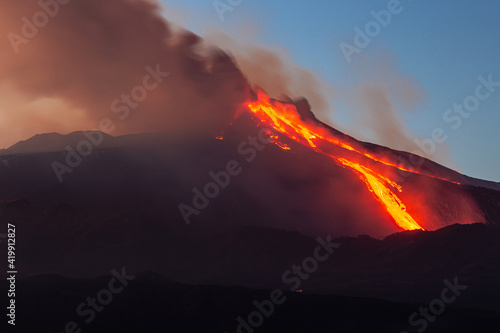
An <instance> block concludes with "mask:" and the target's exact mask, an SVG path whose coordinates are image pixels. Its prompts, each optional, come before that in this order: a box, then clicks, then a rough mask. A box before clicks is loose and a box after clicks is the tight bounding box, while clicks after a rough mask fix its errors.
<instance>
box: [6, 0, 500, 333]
mask: <svg viewBox="0 0 500 333" xmlns="http://www.w3.org/2000/svg"><path fill="white" fill-rule="evenodd" d="M112 2H113V1H111V3H112ZM114 2H115V3H116V4H119V6H118V5H117V6H115V7H113V8H112V9H113V11H112V15H95V13H98V12H99V9H98V8H99V7H100V6H113V5H112V4H107V2H106V4H105V5H103V4H104V2H102V1H97V0H89V1H84V2H78V3H77V2H75V3H74V4H72V5H69V6H68V7H67V8H66V9H67V10H68V11H72V12H70V13H73V15H74V16H69V18H70V19H69V20H58V19H54V20H53V21H51V24H49V25H48V26H47V29H54V30H51V31H52V32H54V33H53V34H50V33H49V32H51V31H46V32H44V33H40V35H39V37H37V40H36V41H33V43H30V45H24V44H23V45H22V46H23V52H24V53H23V55H22V56H19V57H15V59H14V58H12V59H10V61H12V63H14V64H15V66H13V67H15V68H17V69H19V68H21V69H22V71H20V72H19V70H18V71H17V72H16V70H11V69H10V68H9V70H6V71H5V73H4V74H5V75H12V74H11V73H16V75H14V76H13V77H14V78H15V80H13V81H15V82H17V83H19V82H18V81H23V80H22V79H21V76H23V78H24V76H29V75H30V74H29V73H31V72H33V73H36V75H38V77H37V79H36V80H32V78H31V77H29V78H28V81H29V82H28V83H26V84H25V85H23V84H18V85H19V86H23V87H25V88H26V89H27V90H28V91H29V94H28V95H29V96H30V98H32V99H33V100H36V97H32V96H38V95H37V94H39V95H40V96H43V97H47V96H50V97H51V98H53V99H46V100H43V103H40V104H38V103H32V104H30V107H33V108H35V107H37V106H45V107H47V106H49V107H50V106H55V107H60V108H62V107H65V106H66V104H64V103H59V102H60V100H61V101H66V102H67V101H70V102H71V103H75V105H74V106H75V108H74V109H75V110H76V111H77V112H76V111H75V112H76V113H77V117H81V118H78V119H80V120H82V119H85V120H89V121H94V120H96V122H95V124H98V126H99V129H97V128H94V127H92V126H91V127H88V126H84V125H81V126H79V127H78V128H79V129H83V128H87V130H84V131H74V132H70V133H68V134H61V133H56V132H51V131H53V130H54V129H52V128H51V129H49V130H45V129H46V128H50V127H51V126H55V125H54V124H56V122H55V121H47V123H45V122H43V121H42V120H47V119H45V118H44V117H43V116H40V122H43V124H42V125H43V126H42V127H38V129H40V128H43V129H44V130H40V131H38V130H37V131H34V132H29V133H33V134H34V133H37V132H44V131H48V132H49V133H38V134H36V135H34V136H32V137H30V138H26V139H25V140H22V141H19V142H17V143H16V144H14V145H12V146H11V147H9V148H7V149H2V150H0V221H2V222H4V223H3V227H2V228H4V229H2V230H0V247H1V248H2V249H5V250H6V251H4V252H3V253H8V255H9V257H8V258H9V260H11V261H12V262H15V267H14V264H13V263H10V261H9V263H10V265H12V266H11V268H10V269H11V271H12V272H15V273H9V274H16V275H15V278H14V279H16V278H17V281H16V283H15V284H12V282H6V280H4V282H3V283H0V285H1V286H2V288H5V289H4V290H9V288H13V287H12V286H13V285H14V287H15V288H16V290H15V292H16V295H17V296H16V297H17V298H16V302H17V303H16V304H17V308H16V311H17V314H18V325H17V327H16V329H17V328H18V330H17V331H19V332H34V331H42V330H45V331H52V332H56V331H57V332H61V331H66V332H69V331H72V332H80V331H82V332H84V331H92V332H110V331H111V332H114V331H123V332H137V331H142V332H160V331H171V332H201V331H203V332H229V331H232V332H234V331H236V332H239V333H242V332H245V333H253V332H254V331H255V332H273V333H276V332H308V333H310V332H318V333H319V332H332V331H333V332H334V331H339V332H367V331H370V332H393V331H394V332H396V331H401V330H404V329H405V328H406V329H407V331H410V330H412V329H413V330H412V332H413V331H415V329H414V328H415V327H418V328H419V330H418V331H423V330H425V329H426V327H427V326H429V330H428V332H448V331H452V332H460V331H464V332H469V331H473V330H474V329H479V330H480V331H481V332H496V331H497V330H498V326H499V325H500V303H499V297H498V295H500V287H499V285H498V278H499V277H500V251H499V245H498V244H499V243H500V229H499V224H500V183H495V182H491V181H486V180H481V179H474V178H472V177H469V176H467V175H464V174H461V173H459V172H457V171H454V170H452V169H450V168H447V167H445V166H443V165H440V164H438V163H436V162H434V161H432V160H430V159H428V158H425V157H422V156H418V155H415V154H412V153H409V152H406V151H398V150H394V149H391V148H389V147H385V146H381V145H377V144H373V143H370V142H363V141H360V140H358V139H356V138H355V137H353V136H350V135H349V134H348V133H343V132H341V131H339V130H337V129H336V128H334V127H332V126H331V125H328V124H326V123H324V122H322V121H321V120H320V119H319V118H320V117H316V115H315V112H316V110H314V109H312V108H311V105H310V103H309V101H308V100H307V99H305V98H302V97H299V98H296V99H293V98H291V97H286V96H285V97H282V98H279V99H278V98H273V97H271V96H270V95H272V96H276V95H275V94H268V93H267V92H266V91H265V89H263V88H260V87H259V86H257V85H255V84H252V83H250V82H249V81H250V79H248V78H247V77H245V74H244V73H243V71H242V70H240V69H239V68H238V60H237V58H233V57H232V56H230V55H228V54H227V53H225V52H223V51H222V50H220V49H216V48H215V49H214V48H204V45H201V42H200V38H199V37H198V36H196V35H194V34H191V33H188V32H183V33H177V32H174V31H173V30H171V29H170V27H169V26H168V25H167V24H166V23H165V22H164V21H163V19H162V18H161V17H160V16H159V15H158V13H157V12H156V11H157V9H156V6H155V5H154V4H153V2H151V1H121V0H120V1H118V0H114ZM19 3H20V2H19ZM54 3H55V2H54ZM33 4H35V5H36V3H35V2H33ZM89 4H90V5H89ZM87 6H91V7H87ZM49 7H50V6H49ZM72 8H73V9H72ZM110 8H111V7H110ZM119 10H123V11H124V12H123V13H121V12H119ZM105 12H106V13H108V12H109V8H107V9H106V10H105ZM138 13H140V14H141V15H137V14H138ZM16 15H17V14H16ZM16 15H7V16H13V17H14V16H16ZM37 15H39V14H37ZM62 15H64V14H62V9H61V18H63V16H62ZM16 17H17V16H16ZM124 17H127V18H129V17H130V18H134V17H137V18H140V20H139V21H137V22H139V23H137V25H136V26H134V25H132V24H135V23H134V22H135V21H134V20H130V22H129V20H123V18H124ZM79 18H81V21H80V22H81V24H75V26H77V27H78V28H77V29H74V28H72V29H73V30H74V31H73V30H71V31H73V32H74V33H75V35H74V36H73V35H70V36H69V37H68V38H66V39H64V38H62V37H64V36H63V35H64V34H61V32H64V31H66V30H67V29H69V28H68V26H69V25H68V26H66V25H67V24H68V23H67V22H79V21H78V19H79ZM108 21H110V22H111V23H110V22H108ZM65 24H66V25H65ZM122 25H123V27H122ZM109 26H113V27H116V28H113V29H112V31H111V33H109V36H108V34H106V36H105V38H104V37H103V38H102V39H99V38H95V39H89V38H88V36H89V35H92V34H95V33H96V31H101V30H102V31H108V30H109ZM119 27H122V28H121V29H120V28H119ZM139 28H140V29H139ZM141 29H145V30H141ZM132 32H133V33H132ZM79 34H82V36H83V38H84V40H86V41H88V42H89V43H102V44H99V45H100V46H101V47H102V49H100V50H101V51H95V50H94V49H93V48H90V47H89V50H92V52H91V53H92V57H90V53H89V54H87V53H84V52H83V53H82V54H83V55H84V57H89V58H92V61H91V62H89V63H87V62H86V61H76V60H75V59H77V58H78V57H79V56H80V52H79V51H81V50H83V48H82V45H80V44H78V45H75V44H72V43H73V41H74V40H76V41H78V40H79V39H78V38H77V37H78V36H80V35H79ZM51 36H57V38H55V39H51V38H52V37H51ZM80 37H81V36H80ZM60 38H62V39H60ZM108 38H109V39H108ZM129 38H130V39H131V40H130V39H129ZM60 40H62V42H61V41H60ZM44 41H48V43H47V45H51V46H52V45H56V46H57V45H58V46H60V49H57V50H58V52H53V54H51V55H50V57H49V58H46V57H45V56H44V57H43V59H42V60H43V61H42V60H41V63H42V64H43V66H41V67H43V70H40V71H26V70H25V68H24V67H23V66H27V65H26V64H27V63H29V66H28V67H26V68H31V66H37V64H38V63H37V62H34V61H32V60H33V59H39V58H40V54H38V53H36V54H31V53H30V52H31V51H30V50H34V49H35V47H34V46H35V43H43V42H44ZM110 41H111V42H110ZM131 41H133V43H131ZM37 45H39V44H37ZM83 45H84V48H85V49H86V45H87V44H83ZM89 45H94V44H89ZM110 45H111V46H112V47H111V46H110ZM24 46H26V47H24ZM31 46H33V48H32V49H30V48H29V47H31ZM66 46H67V48H66ZM75 50H77V51H78V52H76V53H78V54H76V53H75ZM145 50H149V51H151V54H149V53H148V52H146V51H145ZM25 54H26V56H25ZM67 54H72V55H73V57H74V59H73V58H71V59H70V58H66V57H67ZM103 55H105V56H103ZM26 59H27V60H26ZM84 60H87V59H84ZM18 61H21V63H18ZM22 61H26V63H23V62H22ZM247 61H248V59H247ZM6 63H7V65H6V66H7V67H9V62H6ZM75 63H79V64H81V68H80V67H79V68H78V71H79V72H78V71H77V72H75V77H77V80H74V82H73V81H72V80H70V78H69V76H68V74H67V72H66V69H67V68H73V67H74V64H75ZM131 63H133V64H134V66H132V65H131ZM156 64H157V65H156ZM240 66H242V68H243V65H241V64H240ZM132 67H134V70H132V69H131V68H132ZM250 67H251V66H250ZM59 68H63V71H62V73H59V74H60V76H59V77H58V78H57V79H54V82H51V83H50V84H46V83H45V82H44V80H43V78H45V77H49V76H50V75H49V74H52V73H51V71H52V70H56V69H59ZM137 68H139V70H137ZM144 68H147V70H146V71H144V70H143V69H144ZM167 70H168V72H167ZM19 73H22V74H23V75H20V74H19ZM88 73H91V74H88ZM77 74H78V75H81V77H80V76H78V75H77ZM167 74H168V75H167ZM86 75H89V76H86ZM82 77H84V78H85V79H82ZM40 78H42V79H40ZM306 78H307V77H306ZM122 81H123V82H124V83H123V82H122ZM264 81H265V80H264ZM306 81H307V80H306ZM75 82H77V83H75ZM141 83H142V85H141ZM129 85H130V86H129ZM12 86H16V85H15V84H12ZM61 87H64V89H62V88H61ZM124 87H125V88H124ZM124 91H125V92H126V93H123V92H124ZM13 95H15V94H13ZM134 96H135V97H137V98H136V99H135V102H134V101H132V99H134ZM14 97H17V96H14ZM14 97H13V100H14V99H15V98H14ZM118 97H120V98H121V99H120V98H118ZM21 99H22V98H21ZM30 100H31V99H30ZM311 100H312V99H311ZM37 102H40V101H37ZM71 103H68V105H72V104H71ZM110 105H111V107H110ZM43 111H46V110H43ZM59 111H60V110H59ZM59 111H58V112H59ZM73 111H74V110H73ZM58 112H54V113H51V112H44V116H45V115H46V114H49V115H50V116H53V115H58V114H59V113H58ZM51 120H52V119H51ZM11 121H12V120H11ZM37 121H38V119H37ZM82 122H83V120H82ZM32 123H36V121H32ZM76 123H78V122H75V124H76ZM78 124H79V125H80V123H78ZM102 124H106V126H101V125H102ZM31 125H32V124H29V126H31ZM35 125H36V124H35ZM70 125H72V124H70V123H69V122H68V123H65V124H64V128H71V129H70V130H76V129H77V128H74V127H72V126H70ZM61 126H62V125H61ZM94 126H95V125H94ZM103 127H104V128H106V129H107V130H106V129H103ZM24 130H25V132H26V128H25V129H24ZM115 130H116V132H113V131H115ZM23 133H24V132H23ZM16 140H17V139H16ZM7 226H9V228H8V229H7V228H6V227H7ZM12 228H15V238H16V240H15V246H14V245H11V243H12V240H10V239H12V238H14V237H13V234H14V233H13V232H12V231H11V230H13V229H12ZM5 238H9V241H10V243H8V247H7V246H4V245H5V244H6V243H7V242H5V241H4V240H5ZM7 249H8V251H7ZM14 250H15V251H14ZM14 252H15V254H16V257H15V260H13V259H10V258H11V257H12V256H11V254H13V253H14ZM12 267H14V268H16V269H17V271H14V268H12ZM6 271H7V270H6ZM11 277H12V275H9V279H10V280H9V281H11V280H12V278H11ZM6 294H7V293H4V298H5V299H7V296H6ZM8 297H9V298H10V299H9V300H7V302H11V300H12V297H11V296H8ZM96 302H98V303H99V304H101V305H102V307H101V306H100V305H98V304H97V303H96ZM440 304H442V305H440ZM444 307H446V312H444ZM428 308H430V309H431V311H432V313H436V312H440V317H439V319H438V321H436V322H435V321H434V320H431V319H427V321H422V320H424V319H422V318H424V317H422V318H420V317H418V318H419V320H418V321H414V320H415V318H417V317H415V315H414V314H417V315H419V314H420V315H422V316H424V314H429V313H428V312H427V313H425V312H422V311H425V309H428ZM422 309H424V310H422ZM434 310H436V311H434ZM438 310H439V311H438ZM443 312H444V313H443ZM422 313H424V314H422ZM409 318H410V319H409ZM411 318H413V319H411ZM425 318H428V317H425ZM431 318H432V317H431ZM28 319H29V320H28ZM256 322H258V324H256ZM430 323H432V324H433V325H430ZM3 325H5V326H6V327H8V326H7V324H6V323H5V322H3ZM11 325H12V324H11ZM409 325H410V326H412V328H411V329H410V328H408V326H409ZM261 326H262V327H261ZM443 327H445V329H443ZM9 328H10V327H9ZM254 328H255V330H254Z"/></svg>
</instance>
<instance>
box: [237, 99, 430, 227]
mask: <svg viewBox="0 0 500 333" xmlns="http://www.w3.org/2000/svg"><path fill="white" fill-rule="evenodd" d="M244 109H245V110H247V111H249V112H251V113H252V115H253V116H254V117H255V118H257V120H258V121H260V123H261V125H263V126H266V127H269V128H273V129H274V130H275V131H276V132H278V133H282V134H284V135H286V136H287V137H288V138H290V139H292V140H294V141H296V142H298V143H301V144H302V145H304V146H308V147H310V148H312V149H313V150H314V151H316V152H317V153H320V154H322V155H325V156H328V157H329V158H331V159H333V160H334V161H335V163H337V164H338V165H340V166H342V167H344V168H347V169H350V170H352V171H353V172H354V173H355V174H356V175H357V176H358V177H359V178H360V179H361V180H362V181H363V182H364V183H365V184H366V186H367V187H368V189H369V190H370V192H372V194H373V195H374V196H375V198H376V199H377V200H378V201H379V202H380V203H381V204H383V205H384V206H385V208H386V210H387V212H388V213H389V214H390V215H391V216H392V218H393V219H394V221H395V222H396V224H397V225H398V226H399V227H400V228H402V229H404V230H416V229H420V230H424V228H422V227H421V226H420V225H419V224H418V223H417V222H416V221H415V219H414V218H413V217H412V216H411V215H410V214H409V213H408V212H407V211H406V206H405V205H404V203H403V202H402V201H401V199H400V198H399V197H398V196H397V195H396V192H402V188H401V186H400V185H398V184H397V183H395V182H393V181H391V180H390V179H388V178H387V177H384V176H382V175H380V174H378V173H377V172H375V171H374V170H372V169H370V168H369V167H367V166H365V165H361V164H359V163H358V162H356V161H352V160H349V159H347V158H346V157H340V156H335V155H333V154H331V153H329V152H327V151H325V150H324V149H322V148H320V147H321V146H324V144H332V145H335V146H338V147H341V148H343V149H346V150H349V151H351V152H355V153H358V154H361V155H363V156H365V157H367V158H369V159H371V160H374V161H376V162H380V163H383V164H385V165H390V166H393V167H396V168H399V169H401V170H405V171H410V170H406V169H404V168H402V167H400V166H397V165H393V164H391V163H389V162H388V161H384V160H382V159H380V158H376V157H374V156H372V155H370V154H367V153H363V152H361V148H354V147H353V145H351V144H349V143H347V142H342V141H341V140H340V139H339V138H336V137H334V135H333V134H332V133H331V132H330V131H328V129H326V128H323V127H320V126H319V125H317V124H314V123H311V122H308V121H305V120H303V119H302V117H301V115H300V114H299V113H298V112H297V109H296V107H295V106H294V105H293V104H287V103H280V102H278V101H274V100H271V99H270V97H269V96H267V94H265V93H264V92H263V91H260V90H259V91H258V92H257V100H255V101H250V102H247V103H246V105H245V106H244ZM273 143H274V144H277V145H278V146H280V147H281V148H283V149H290V147H289V146H287V145H286V144H285V143H283V142H280V141H279V138H278V137H277V136H275V137H273Z"/></svg>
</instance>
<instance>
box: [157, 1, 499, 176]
mask: <svg viewBox="0 0 500 333" xmlns="http://www.w3.org/2000/svg"><path fill="white" fill-rule="evenodd" d="M220 1H221V2H223V3H229V4H230V3H231V2H232V3H233V4H238V3H240V4H239V5H237V6H235V7H234V8H233V10H232V11H227V12H225V13H224V15H223V17H224V21H221V20H220V17H219V15H218V14H217V12H216V10H215V8H214V4H213V0H190V1H185V0H184V1H181V0H168V1H162V2H163V3H164V4H165V5H166V6H167V7H169V8H172V9H174V10H175V12H177V13H182V14H183V15H182V24H183V25H184V26H185V27H186V28H188V29H190V30H192V31H194V32H196V33H198V34H200V35H202V36H203V34H204V33H205V31H206V30H207V28H217V29H220V30H221V31H223V32H224V33H226V34H228V35H233V36H238V35H241V33H242V31H243V30H244V29H245V27H246V26H247V25H249V24H251V25H253V26H258V27H259V33H258V34H257V36H255V37H253V39H254V42H257V43H259V44H262V45H264V46H276V45H281V46H283V47H285V48H286V49H287V50H288V51H289V53H290V57H291V58H292V59H293V61H294V62H295V63H297V64H298V65H300V66H302V67H304V68H306V69H308V70H310V71H312V72H313V73H315V74H317V75H318V76H319V77H320V78H321V79H322V81H323V82H325V84H327V85H331V86H334V87H350V86H352V85H354V84H356V82H358V81H360V80H363V79H364V77H363V75H365V72H363V71H359V70H356V68H357V66H358V64H365V67H363V68H366V64H368V67H369V66H370V64H372V63H373V66H376V59H377V54H386V55H391V58H392V59H393V60H394V61H393V62H394V67H395V68H396V69H397V72H398V73H400V74H401V75H404V76H410V77H412V78H413V79H414V80H415V82H418V83H419V84H420V86H421V87H422V91H423V97H422V99H421V100H420V101H419V103H418V104H417V105H415V106H414V107H412V110H398V111H400V117H401V121H402V123H403V124H404V126H405V128H406V129H405V131H407V132H408V135H409V136H411V137H415V138H420V139H421V140H422V139H431V137H432V136H431V133H432V131H433V130H435V129H436V128H441V129H442V130H443V131H444V133H445V134H446V135H447V139H446V141H445V142H444V143H438V144H437V145H436V146H437V147H438V146H441V145H444V144H445V145H447V146H448V149H449V152H450V154H451V160H452V161H450V160H449V159H448V160H446V159H443V158H441V156H439V151H438V152H436V153H434V154H433V155H430V156H429V157H430V158H431V159H434V160H437V161H441V162H443V161H444V163H445V164H447V165H448V166H451V167H453V168H456V169H458V170H459V171H460V172H462V173H465V174H467V175H470V176H472V177H477V178H483V179H488V180H494V181H499V182H500V172H499V170H500V142H499V139H500V134H499V125H500V86H499V87H493V89H494V91H488V90H485V89H487V88H482V90H480V92H481V94H482V95H481V96H485V95H486V94H487V95H488V97H487V98H486V97H484V98H483V99H484V100H479V104H478V105H475V106H474V98H472V99H470V98H469V101H471V103H472V104H471V105H472V106H471V108H473V109H475V111H471V112H468V111H466V114H470V115H469V116H468V117H467V118H464V117H463V116H461V115H460V114H459V113H455V112H454V113H451V114H449V115H448V116H450V117H451V116H455V117H460V118H462V119H461V123H460V125H459V126H456V127H457V129H453V127H452V125H457V124H458V120H456V118H455V120H453V121H451V120H449V121H448V122H445V121H444V119H443V116H444V115H445V112H446V110H447V109H449V108H452V107H453V105H454V104H455V103H457V104H462V103H463V102H464V99H466V98H467V97H469V96H474V94H475V90H476V87H477V86H478V85H479V84H480V81H479V80H478V77H479V76H483V77H484V78H486V79H487V78H488V76H489V75H492V80H493V81H495V82H500V38H499V37H500V36H499V33H500V24H499V21H498V16H499V14H500V2H497V1H472V0H468V1H465V0H461V1H460V0H456V1H431V0H419V1H417V0H413V1H412V0H401V1H400V5H399V6H398V7H394V8H395V9H394V11H395V12H398V13H397V14H391V21H390V23H389V24H387V25H386V26H385V27H380V31H379V32H377V31H375V32H374V33H373V34H372V35H373V37H372V38H370V39H371V41H370V44H369V45H368V46H366V47H364V48H358V49H359V50H360V53H359V54H352V56H351V62H350V63H348V62H347V61H346V58H345V57H344V55H343V53H342V51H341V48H340V44H341V43H342V42H345V43H349V44H350V45H353V46H356V44H355V43H354V37H355V31H354V30H353V29H354V27H356V26H358V27H360V29H361V30H362V31H364V30H365V27H366V24H367V23H369V22H370V21H374V18H373V17H372V15H371V11H375V12H379V11H380V10H386V9H387V8H388V6H389V5H390V3H391V1H395V0H381V1H379V0H373V1H366V0H365V1H360V0H358V1H356V0H335V1H333V0H331V1H326V0H325V1H299V0H273V1H269V0H268V1H264V0H241V1H238V0H233V1H230V0H220ZM396 8H397V10H396ZM169 18H170V19H175V20H178V17H176V18H172V17H168V14H167V19H169ZM380 52H382V53H380ZM366 75H369V74H368V73H366ZM340 91H341V92H342V89H340ZM488 93H489V94H488ZM339 94H340V96H339ZM339 94H336V96H330V98H331V102H332V104H333V105H334V107H335V112H334V113H335V115H333V110H332V118H333V119H335V122H336V123H337V124H339V125H340V126H341V127H342V129H343V130H345V131H347V132H348V133H349V129H352V131H353V132H357V131H359V130H360V129H359V124H358V123H356V122H355V121H353V118H352V113H353V108H355V106H353V105H350V104H349V103H347V102H346V101H345V99H344V98H343V96H342V95H341V93H339ZM408 111H411V112H408ZM356 126H358V127H357V128H355V127H356ZM367 138H368V139H370V137H369V136H368V137H367ZM365 139H366V138H365ZM371 141H375V143H380V142H376V141H377V139H376V138H372V140H371Z"/></svg>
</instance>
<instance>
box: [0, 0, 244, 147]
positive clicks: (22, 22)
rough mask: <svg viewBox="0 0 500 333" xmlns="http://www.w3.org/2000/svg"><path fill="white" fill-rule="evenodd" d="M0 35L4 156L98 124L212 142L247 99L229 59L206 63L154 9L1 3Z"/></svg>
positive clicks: (136, 4) (113, 1) (208, 57)
mask: <svg viewBox="0 0 500 333" xmlns="http://www.w3.org/2000/svg"><path fill="white" fill-rule="evenodd" d="M41 4H44V5H43V6H42V5H41ZM43 7H45V8H43ZM0 35H2V36H8V38H2V39H1V42H0V101H1V102H0V146H2V147H5V146H8V145H10V144H13V143H15V142H16V141H18V140H20V139H25V138H26V137H29V136H31V135H33V134H35V133H41V132H49V131H58V132H61V133H67V132H70V131H75V130H83V129H97V128H99V123H100V122H101V120H102V119H103V118H108V119H110V120H111V121H112V122H113V126H116V129H115V130H114V132H113V133H112V134H124V133H133V132H146V131H169V132H173V133H182V135H191V134H193V135H194V134H196V135H204V134H210V135H212V134H214V133H216V132H217V131H219V130H220V128H222V127H223V126H224V124H225V123H227V122H228V120H229V119H230V118H231V116H232V113H233V112H234V109H235V108H236V106H237V105H239V104H240V103H241V102H242V101H244V100H245V99H246V98H247V93H248V87H247V85H246V80H245V79H244V78H243V76H242V75H241V73H240V71H239V70H238V69H237V68H236V67H235V66H234V65H233V63H232V62H231V60H230V59H229V57H228V56H227V55H225V54H224V53H222V52H220V51H219V52H217V51H216V50H212V51H211V52H209V53H208V54H206V53H205V55H203V56H202V55H201V53H200V52H198V49H199V48H200V45H201V40H200V39H199V38H198V37H197V36H195V35H193V34H191V33H189V32H186V31H184V32H176V33H173V32H172V30H171V29H170V27H169V24H168V23H167V22H166V21H165V20H164V19H163V18H162V17H161V15H160V7H159V5H158V4H157V3H156V2H155V1H146V0H107V1H100V0H85V1H77V0H73V1H63V0H58V1H55V0H52V1H51V0H46V1H45V2H44V1H41V2H40V3H39V1H38V0H26V1H2V2H1V3H0ZM147 76H148V78H146V77H147ZM134 88H135V89H134ZM146 88H147V89H146ZM108 127H109V126H108Z"/></svg>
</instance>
